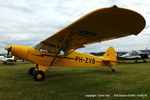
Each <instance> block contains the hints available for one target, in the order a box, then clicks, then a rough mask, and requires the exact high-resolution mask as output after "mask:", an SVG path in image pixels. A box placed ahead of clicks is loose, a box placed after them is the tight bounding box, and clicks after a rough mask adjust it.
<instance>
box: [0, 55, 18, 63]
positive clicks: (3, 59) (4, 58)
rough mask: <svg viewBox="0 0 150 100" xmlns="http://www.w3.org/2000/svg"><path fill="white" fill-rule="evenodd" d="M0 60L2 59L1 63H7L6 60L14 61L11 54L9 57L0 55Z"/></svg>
mask: <svg viewBox="0 0 150 100" xmlns="http://www.w3.org/2000/svg"><path fill="white" fill-rule="evenodd" d="M0 61H2V62H3V64H7V62H16V60H15V59H14V56H12V57H11V58H6V57H4V56H0Z"/></svg>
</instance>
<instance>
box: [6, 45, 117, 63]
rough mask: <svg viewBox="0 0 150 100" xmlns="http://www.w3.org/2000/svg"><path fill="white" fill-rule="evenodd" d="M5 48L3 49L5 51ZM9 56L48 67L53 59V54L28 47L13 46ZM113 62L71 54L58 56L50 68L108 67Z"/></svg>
mask: <svg viewBox="0 0 150 100" xmlns="http://www.w3.org/2000/svg"><path fill="white" fill-rule="evenodd" d="M7 48H9V47H6V48H5V49H6V50H7ZM11 54H12V55H14V56H15V57H17V58H20V59H24V60H28V61H30V62H33V63H35V64H38V65H42V66H50V64H51V61H52V60H53V58H54V57H55V54H54V53H48V52H42V51H39V50H36V49H34V48H33V47H29V46H17V45H13V46H12V50H11ZM114 64H115V62H110V63H109V64H108V63H107V62H104V61H103V57H96V56H93V55H89V54H83V53H79V52H76V51H74V52H72V53H70V54H69V55H67V56H64V55H58V56H57V57H56V59H55V61H54V63H53V64H52V66H108V65H111V66H112V65H114Z"/></svg>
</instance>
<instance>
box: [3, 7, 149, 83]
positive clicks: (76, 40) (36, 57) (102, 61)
mask: <svg viewBox="0 0 150 100" xmlns="http://www.w3.org/2000/svg"><path fill="white" fill-rule="evenodd" d="M145 24H146V22H145V19H144V18H143V16H141V15H140V14H139V13H137V12H134V11H132V10H129V9H125V8H118V7H117V6H115V5H114V6H112V7H108V8H102V9H97V10H95V11H93V12H90V13H88V14H87V15H85V16H83V17H81V18H80V19H79V20H77V21H75V22H74V23H72V24H70V25H69V26H67V27H65V28H64V29H62V30H60V31H58V32H57V33H55V34H54V35H52V36H50V37H49V38H47V39H45V40H44V41H41V42H40V43H39V44H37V45H36V46H34V47H29V46H18V45H12V46H7V47H5V49H6V50H7V51H8V54H9V52H11V55H13V56H15V59H24V60H28V61H30V62H33V63H35V64H36V66H35V67H32V68H31V69H30V70H29V74H30V75H33V79H34V80H35V81H42V80H44V79H45V71H46V70H47V69H48V68H49V67H50V66H83V67H87V66H98V67H99V66H108V67H110V68H111V69H112V71H113V72H114V71H115V70H114V69H113V68H112V67H111V66H113V65H115V64H116V60H117V59H116V53H115V50H114V48H113V47H110V48H108V50H107V51H106V53H105V54H104V56H103V57H96V56H92V55H88V54H83V53H79V52H77V51H75V50H76V49H78V48H82V47H84V45H87V44H92V43H96V42H102V41H106V40H111V39H116V38H119V37H123V36H128V35H131V34H134V35H137V34H138V33H140V32H141V31H142V30H143V29H144V27H145ZM131 42H132V41H131Z"/></svg>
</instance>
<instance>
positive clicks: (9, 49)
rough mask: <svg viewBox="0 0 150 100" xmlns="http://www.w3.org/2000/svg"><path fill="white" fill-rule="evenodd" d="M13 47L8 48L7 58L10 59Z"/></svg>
mask: <svg viewBox="0 0 150 100" xmlns="http://www.w3.org/2000/svg"><path fill="white" fill-rule="evenodd" d="M11 49H12V47H10V48H8V52H7V58H8V57H9V53H10V52H11Z"/></svg>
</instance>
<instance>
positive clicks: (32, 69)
mask: <svg viewBox="0 0 150 100" xmlns="http://www.w3.org/2000/svg"><path fill="white" fill-rule="evenodd" d="M34 73H35V67H31V68H30V69H29V75H31V76H32V75H33V74H34Z"/></svg>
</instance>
